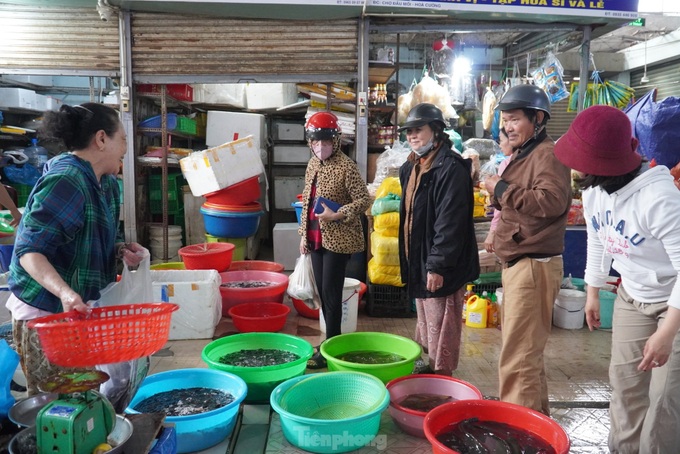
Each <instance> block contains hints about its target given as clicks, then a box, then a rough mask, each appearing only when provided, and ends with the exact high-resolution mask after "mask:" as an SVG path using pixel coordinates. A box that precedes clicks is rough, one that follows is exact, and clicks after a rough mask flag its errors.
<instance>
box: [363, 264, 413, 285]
mask: <svg viewBox="0 0 680 454" xmlns="http://www.w3.org/2000/svg"><path fill="white" fill-rule="evenodd" d="M368 279H369V281H371V282H372V283H373V284H380V285H392V286H394V287H403V286H404V284H403V283H402V282H401V270H400V269H399V267H398V266H386V265H378V264H377V263H376V261H375V257H373V258H372V259H371V260H369V261H368Z"/></svg>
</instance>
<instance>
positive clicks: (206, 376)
mask: <svg viewBox="0 0 680 454" xmlns="http://www.w3.org/2000/svg"><path fill="white" fill-rule="evenodd" d="M195 387H198V388H211V389H219V390H222V391H226V392H228V393H229V394H231V395H232V396H234V401H233V402H231V403H230V404H228V405H226V406H224V407H222V408H218V409H216V410H213V411H208V412H205V413H199V414H196V415H190V416H168V417H166V418H165V422H167V423H174V424H175V430H176V431H177V452H178V453H186V452H195V451H202V450H204V449H207V448H209V447H211V446H214V445H216V444H218V443H220V442H221V441H222V440H224V439H225V438H227V437H228V436H229V435H231V433H232V431H233V430H234V426H235V425H236V416H237V415H238V411H239V407H240V405H241V402H242V401H243V400H244V399H245V397H246V394H247V393H248V387H247V385H246V382H244V381H243V380H242V379H241V378H240V377H238V376H236V375H234V374H231V373H229V372H223V371H220V370H215V369H177V370H171V371H167V372H160V373H158V374H154V375H150V376H148V377H146V378H145V379H144V381H143V382H142V384H141V385H140V387H139V390H138V391H137V394H135V397H134V398H133V399H132V401H131V402H130V405H129V406H128V408H127V409H126V410H125V412H126V413H128V414H129V413H132V414H137V413H139V412H137V411H135V410H134V407H135V405H137V404H139V403H140V402H141V401H143V400H144V399H146V398H148V397H151V396H154V395H156V394H159V393H162V392H166V391H172V390H174V389H185V388H195Z"/></svg>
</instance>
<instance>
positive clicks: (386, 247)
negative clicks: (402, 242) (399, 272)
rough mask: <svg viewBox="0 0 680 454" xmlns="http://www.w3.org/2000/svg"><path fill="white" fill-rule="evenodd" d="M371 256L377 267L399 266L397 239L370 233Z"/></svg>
mask: <svg viewBox="0 0 680 454" xmlns="http://www.w3.org/2000/svg"><path fill="white" fill-rule="evenodd" d="M371 254H373V258H375V259H376V263H377V264H379V265H391V266H399V238H397V237H394V236H385V235H381V234H380V232H372V233H371Z"/></svg>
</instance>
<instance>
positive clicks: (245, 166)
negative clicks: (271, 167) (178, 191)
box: [179, 137, 264, 197]
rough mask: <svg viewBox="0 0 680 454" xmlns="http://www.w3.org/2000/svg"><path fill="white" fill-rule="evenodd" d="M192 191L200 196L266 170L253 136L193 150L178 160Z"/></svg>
mask: <svg viewBox="0 0 680 454" xmlns="http://www.w3.org/2000/svg"><path fill="white" fill-rule="evenodd" d="M179 165H180V167H181V169H182V173H183V174H184V178H186V180H187V183H189V187H190V188H191V193H192V194H193V195H194V196H196V197H198V196H202V195H205V194H209V193H211V192H215V191H219V190H220V189H224V188H226V187H228V186H231V185H232V184H236V183H240V182H241V181H243V180H246V179H248V178H250V177H255V176H258V175H260V174H261V173H264V164H262V159H261V158H260V150H259V149H258V148H256V147H255V145H254V143H253V139H252V137H246V138H243V139H240V140H237V141H234V142H228V143H225V144H222V145H220V146H218V147H214V148H208V149H207V150H203V151H198V152H196V153H191V154H190V155H189V156H187V157H186V158H182V159H180V160H179Z"/></svg>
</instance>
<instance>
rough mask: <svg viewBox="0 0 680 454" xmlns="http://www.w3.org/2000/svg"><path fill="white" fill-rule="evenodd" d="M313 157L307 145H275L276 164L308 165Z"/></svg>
mask: <svg viewBox="0 0 680 454" xmlns="http://www.w3.org/2000/svg"><path fill="white" fill-rule="evenodd" d="M310 157H311V152H310V151H309V147H308V146H307V145H274V162H275V163H277V162H286V163H303V164H304V163H306V162H307V161H309V158H310Z"/></svg>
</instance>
